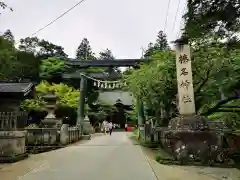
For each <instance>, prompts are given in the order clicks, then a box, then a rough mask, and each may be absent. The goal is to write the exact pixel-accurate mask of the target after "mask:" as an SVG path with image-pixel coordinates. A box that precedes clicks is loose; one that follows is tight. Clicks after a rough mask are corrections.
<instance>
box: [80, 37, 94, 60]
mask: <svg viewBox="0 0 240 180" xmlns="http://www.w3.org/2000/svg"><path fill="white" fill-rule="evenodd" d="M76 57H77V59H81V60H88V59H90V60H92V58H94V57H93V53H92V48H91V46H90V43H89V41H88V39H87V38H84V39H83V40H82V42H81V44H80V45H79V46H78V48H77V52H76ZM94 59H95V58H94Z"/></svg>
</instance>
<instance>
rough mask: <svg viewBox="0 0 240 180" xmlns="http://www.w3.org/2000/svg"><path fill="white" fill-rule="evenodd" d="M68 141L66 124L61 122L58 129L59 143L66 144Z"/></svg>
mask: <svg viewBox="0 0 240 180" xmlns="http://www.w3.org/2000/svg"><path fill="white" fill-rule="evenodd" d="M68 142H69V133H68V124H63V125H62V127H61V129H60V143H61V144H62V145H67V144H68Z"/></svg>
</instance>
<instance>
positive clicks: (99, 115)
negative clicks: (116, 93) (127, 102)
mask: <svg viewBox="0 0 240 180" xmlns="http://www.w3.org/2000/svg"><path fill="white" fill-rule="evenodd" d="M94 104H95V105H94V107H92V108H90V109H89V111H88V114H89V115H90V116H92V117H93V118H94V119H96V120H97V122H99V121H103V120H104V119H106V117H107V116H108V115H112V113H114V112H115V111H117V109H116V107H115V106H113V105H110V104H108V103H106V102H104V101H100V100H97V101H96V102H95V103H94Z"/></svg>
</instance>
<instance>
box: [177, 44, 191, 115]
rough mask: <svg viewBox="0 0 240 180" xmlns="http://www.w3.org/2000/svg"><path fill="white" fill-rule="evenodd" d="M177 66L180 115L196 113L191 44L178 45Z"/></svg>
mask: <svg viewBox="0 0 240 180" xmlns="http://www.w3.org/2000/svg"><path fill="white" fill-rule="evenodd" d="M176 68H177V84H178V105H179V113H180V115H194V114H195V102H194V90H193V82H192V81H193V80H192V65H191V55H190V46H189V45H188V44H178V45H177V46H176Z"/></svg>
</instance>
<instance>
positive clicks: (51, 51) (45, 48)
mask: <svg viewBox="0 0 240 180" xmlns="http://www.w3.org/2000/svg"><path fill="white" fill-rule="evenodd" d="M19 49H20V50H21V51H26V52H32V53H34V54H35V55H36V56H38V57H40V58H41V59H46V58H48V57H53V56H58V57H67V55H66V53H65V52H64V48H63V47H62V46H58V45H55V44H53V43H51V42H49V41H46V40H44V39H42V40H39V39H38V38H37V37H27V38H24V39H20V45H19Z"/></svg>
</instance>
